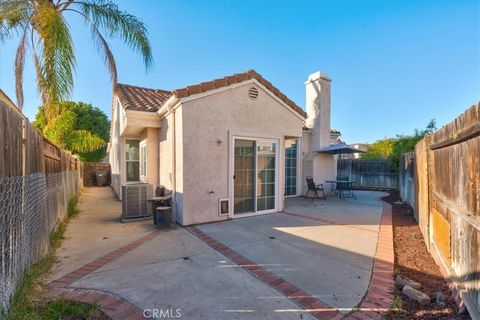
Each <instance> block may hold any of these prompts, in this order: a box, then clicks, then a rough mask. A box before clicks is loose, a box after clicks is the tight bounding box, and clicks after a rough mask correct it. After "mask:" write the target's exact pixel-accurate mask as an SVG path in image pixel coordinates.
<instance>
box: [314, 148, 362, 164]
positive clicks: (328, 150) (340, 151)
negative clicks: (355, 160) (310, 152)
mask: <svg viewBox="0 0 480 320" xmlns="http://www.w3.org/2000/svg"><path fill="white" fill-rule="evenodd" d="M317 152H318V153H328V154H349V153H364V152H365V151H362V150H360V149H357V148H354V147H352V146H349V145H347V144H345V143H338V144H332V145H330V146H328V147H325V148H322V149H319V150H317ZM342 171H343V168H342Z"/></svg>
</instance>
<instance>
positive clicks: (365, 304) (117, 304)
mask: <svg viewBox="0 0 480 320" xmlns="http://www.w3.org/2000/svg"><path fill="white" fill-rule="evenodd" d="M286 214H290V213H286ZM290 215H294V216H299V217H304V218H308V219H313V220H318V219H321V218H316V217H311V216H303V215H299V214H290ZM321 220H322V221H323V220H325V219H321ZM325 222H328V223H332V222H333V221H330V220H328V221H325ZM336 224H339V225H346V224H343V223H339V222H337V223H336ZM346 226H351V225H346ZM351 227H355V226H351ZM356 228H361V227H356ZM362 229H365V228H362ZM188 230H190V231H191V232H192V233H193V234H194V235H195V236H197V237H198V238H199V239H201V240H202V241H203V242H205V243H206V244H207V245H209V246H210V247H212V248H213V249H215V250H217V251H218V252H220V253H222V254H223V255H224V256H226V257H227V258H229V259H230V260H231V261H232V262H233V263H235V264H237V265H238V266H240V267H241V268H243V269H244V270H246V271H248V272H249V273H251V274H252V275H254V276H255V277H256V278H258V279H259V280H261V281H262V282H264V283H266V284H267V285H269V286H270V287H272V288H274V289H275V290H277V291H278V292H279V293H281V294H283V295H285V296H286V297H287V298H288V299H290V300H291V301H293V302H294V303H295V304H297V305H298V306H300V307H301V308H302V309H304V310H305V311H306V312H308V313H310V314H311V315H313V316H314V317H316V318H317V319H335V320H337V319H342V318H345V319H348V320H354V319H381V318H382V317H383V315H385V313H387V312H388V309H389V307H390V305H391V304H392V302H393V288H394V280H393V263H394V254H393V231H392V208H391V206H390V205H389V204H386V203H385V204H384V209H383V214H382V218H381V222H380V230H379V235H378V242H377V250H376V253H375V258H374V263H373V272H372V277H371V280H370V284H369V287H368V290H367V293H366V295H365V297H364V298H363V300H362V302H361V303H360V305H359V307H358V308H357V309H356V310H355V311H354V312H353V313H350V314H349V315H347V316H346V317H345V315H342V314H341V313H340V312H338V310H336V309H335V308H333V307H331V306H329V305H328V304H326V303H325V302H323V301H321V300H320V299H318V298H316V297H314V296H312V295H310V294H308V293H306V292H304V291H302V290H301V289H299V288H298V287H296V286H294V285H293V284H291V283H290V282H288V281H286V280H285V279H283V278H282V277H280V276H277V275H275V274H274V273H272V272H270V271H268V270H266V269H264V268H263V267H262V266H259V265H257V264H255V263H254V262H253V261H250V260H248V259H246V258H245V257H243V256H242V255H240V254H239V253H238V252H236V251H234V250H232V249H231V248H229V247H227V246H225V245H224V244H222V243H221V242H219V241H218V240H216V239H214V238H212V237H210V236H209V235H207V234H205V233H204V232H202V231H201V230H199V229H198V228H196V227H190V228H188ZM365 230H368V229H365ZM368 231H371V230H368ZM158 233H159V231H158V230H156V231H153V232H151V233H149V234H147V235H145V236H143V237H141V238H140V239H138V240H135V241H133V242H131V243H129V244H128V245H125V246H123V247H121V248H119V249H116V250H114V251H112V252H110V253H108V254H106V255H104V256H102V257H99V258H97V259H96V260H94V261H92V262H90V263H87V264H85V265H83V266H81V267H79V268H77V269H76V270H74V271H72V272H70V273H68V274H66V275H64V276H62V277H60V278H59V279H56V280H54V281H52V282H51V283H49V284H48V287H47V288H48V292H49V294H50V295H51V296H55V297H63V298H67V299H71V300H76V301H81V302H87V303H93V302H97V303H99V305H100V309H101V310H102V311H103V312H104V313H105V314H107V315H108V316H109V317H111V318H112V319H114V320H117V319H118V320H125V319H142V318H143V314H142V311H141V310H140V309H138V308H137V307H136V306H134V305H133V304H131V303H129V302H128V301H126V300H125V299H123V298H121V297H119V296H116V295H114V294H111V293H108V292H102V291H98V290H90V289H82V288H71V287H70V286H71V284H72V283H73V282H75V281H77V280H78V279H80V278H82V277H83V276H85V275H87V274H88V273H90V272H92V271H95V270H97V269H98V268H100V267H102V266H104V265H105V264H107V263H109V262H111V261H113V260H115V259H116V258H118V257H120V256H122V255H124V254H126V253H128V252H130V251H132V250H134V249H135V248H137V247H139V246H140V245H142V244H143V243H145V242H147V241H149V240H152V239H153V238H155V237H156V236H157V235H158Z"/></svg>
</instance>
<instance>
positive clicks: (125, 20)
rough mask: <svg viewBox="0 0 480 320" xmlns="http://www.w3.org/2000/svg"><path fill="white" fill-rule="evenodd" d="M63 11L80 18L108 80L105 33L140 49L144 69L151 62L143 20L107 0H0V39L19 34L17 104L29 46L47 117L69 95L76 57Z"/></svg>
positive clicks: (111, 66)
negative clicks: (98, 55)
mask: <svg viewBox="0 0 480 320" xmlns="http://www.w3.org/2000/svg"><path fill="white" fill-rule="evenodd" d="M68 13H72V14H78V15H80V16H81V17H82V18H83V20H84V22H85V25H86V26H87V27H88V28H89V29H90V32H91V36H92V40H93V42H94V44H95V46H96V48H97V50H98V52H99V54H100V55H101V56H102V57H103V59H104V62H105V64H106V66H107V67H108V71H109V73H110V77H111V80H112V82H113V83H115V82H116V81H117V67H116V64H115V59H114V57H113V54H112V51H111V50H110V47H109V45H108V42H107V41H106V39H105V37H104V35H105V34H106V35H108V36H116V37H119V38H121V39H122V40H123V42H124V43H125V44H127V45H128V46H129V47H130V48H131V49H133V50H135V51H137V52H139V53H140V54H141V55H142V57H143V61H144V64H145V67H146V68H147V69H148V67H149V66H150V65H151V64H152V61H153V59H152V49H151V46H150V42H149V40H148V37H147V36H148V32H147V29H146V27H145V24H144V23H143V22H142V21H140V20H139V19H138V18H136V17H135V16H133V15H131V14H128V13H126V12H124V11H121V10H119V9H118V6H117V5H116V4H115V3H113V2H112V1H110V0H0V42H4V41H5V40H6V39H8V38H10V37H11V36H12V35H13V34H15V33H16V34H18V35H20V43H19V45H18V48H17V51H16V57H15V78H16V95H17V102H18V106H19V107H20V108H22V107H23V88H22V83H23V69H24V65H25V56H26V53H27V49H30V50H31V52H32V55H33V60H34V65H35V71H36V77H37V86H38V92H39V94H40V97H41V100H42V102H43V105H44V106H45V112H46V113H47V114H48V118H50V119H53V118H55V115H57V114H58V112H59V108H60V104H59V102H62V101H65V100H66V99H68V98H69V96H70V94H71V91H72V88H73V75H74V71H75V65H76V62H75V53H74V48H73V42H72V38H71V34H70V29H69V26H68V24H67V21H66V18H67V16H68Z"/></svg>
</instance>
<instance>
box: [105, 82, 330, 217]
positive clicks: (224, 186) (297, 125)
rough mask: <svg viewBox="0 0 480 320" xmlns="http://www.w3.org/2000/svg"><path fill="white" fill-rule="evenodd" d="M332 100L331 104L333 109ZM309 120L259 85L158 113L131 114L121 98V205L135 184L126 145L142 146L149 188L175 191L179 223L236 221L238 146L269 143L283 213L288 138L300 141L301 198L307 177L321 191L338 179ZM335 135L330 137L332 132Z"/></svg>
mask: <svg viewBox="0 0 480 320" xmlns="http://www.w3.org/2000/svg"><path fill="white" fill-rule="evenodd" d="M253 87H254V88H256V89H257V90H258V93H259V94H258V97H256V98H251V97H250V96H249V89H251V88H253ZM328 90H329V87H328ZM326 91H327V89H323V92H326ZM329 94H330V93H329V92H328V97H327V98H323V99H324V101H327V102H328V106H327V107H329V100H330V96H329ZM318 111H319V110H317V113H316V115H317V118H316V120H314V122H315V121H319V119H320V117H323V116H325V114H326V112H327V113H328V116H329V110H327V111H325V110H323V111H321V110H320V111H321V112H318ZM305 120H306V119H305V118H304V117H303V115H301V114H300V113H298V112H296V111H295V110H293V109H292V108H291V107H290V106H288V105H286V104H285V103H284V102H283V101H282V100H280V99H279V98H278V97H277V96H276V95H275V94H274V93H272V92H271V91H269V90H268V89H267V88H265V87H264V86H263V85H262V84H260V83H259V82H258V81H257V80H256V79H249V80H247V81H243V82H240V83H236V84H232V85H230V86H228V87H223V88H219V89H214V90H210V91H208V92H204V93H200V94H194V95H191V96H187V97H183V98H179V99H174V98H172V99H169V100H167V102H165V103H164V105H163V106H162V107H161V108H160V109H159V110H158V112H139V111H134V112H131V111H128V110H127V111H125V110H124V108H122V105H121V103H120V101H119V100H118V99H115V98H114V102H113V114H112V138H111V142H110V153H109V155H110V163H111V165H112V186H113V188H114V190H115V192H116V194H117V195H118V196H119V197H121V186H122V185H124V184H126V183H128V182H127V181H125V175H126V174H125V170H126V169H125V141H126V140H127V139H138V140H139V141H141V142H143V143H145V145H146V146H147V174H146V177H145V180H144V181H142V182H147V183H150V184H151V185H152V186H155V187H156V186H158V185H164V186H165V187H166V189H167V190H171V191H172V193H173V199H174V204H173V208H174V216H175V220H176V221H177V222H179V223H180V224H182V225H192V224H198V223H206V222H213V221H219V220H226V219H230V218H234V215H233V200H234V190H233V189H234V187H233V175H234V169H233V167H234V160H233V159H234V157H233V152H234V139H235V138H245V139H258V141H260V140H268V141H272V142H276V143H277V144H276V146H277V154H276V160H277V161H276V169H277V170H276V187H275V196H276V201H275V208H274V209H273V211H282V210H283V208H284V190H285V186H284V184H285V149H284V143H285V139H286V138H295V139H298V153H297V154H298V157H297V184H296V186H297V188H296V190H297V195H302V194H304V193H305V192H306V188H305V186H304V183H303V182H304V181H305V176H308V175H312V176H314V178H315V179H316V180H317V181H318V182H319V183H320V182H323V181H320V180H319V179H325V177H328V178H332V179H333V178H335V173H334V162H332V161H333V159H332V157H331V156H327V155H323V156H322V155H318V154H317V153H315V149H316V148H312V130H310V129H309V130H303V128H304V124H305ZM310 120H311V119H310ZM311 121H312V120H311ZM327 125H328V126H329V125H330V121H329V120H328V121H324V122H323V126H322V127H321V130H317V131H315V132H317V134H316V136H315V139H314V140H315V141H317V142H316V143H317V144H318V141H320V140H321V141H323V140H325V138H322V137H319V136H318V134H321V132H323V131H325V130H326V129H325V127H324V126H327ZM317 129H318V128H317ZM327 132H328V136H329V135H330V128H328V131H327ZM328 139H329V138H328ZM257 179H258V178H257ZM220 199H228V200H229V214H227V215H220V214H219V211H220V210H219V201H220Z"/></svg>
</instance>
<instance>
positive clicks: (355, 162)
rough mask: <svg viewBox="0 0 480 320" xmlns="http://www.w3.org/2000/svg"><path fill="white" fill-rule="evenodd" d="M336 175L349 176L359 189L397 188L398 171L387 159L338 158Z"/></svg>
mask: <svg viewBox="0 0 480 320" xmlns="http://www.w3.org/2000/svg"><path fill="white" fill-rule="evenodd" d="M337 177H349V179H350V180H353V181H355V184H354V187H356V188H361V189H384V190H389V189H397V188H398V173H397V172H396V171H395V170H392V169H391V168H390V164H389V163H388V161H387V160H365V159H339V160H337Z"/></svg>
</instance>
